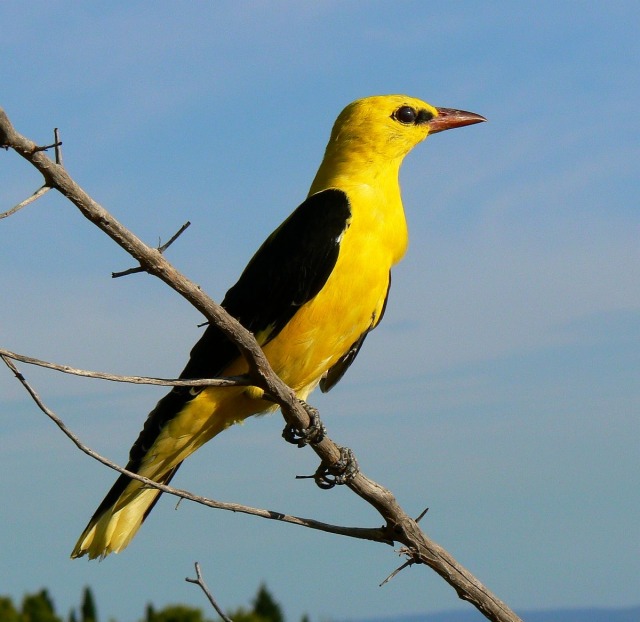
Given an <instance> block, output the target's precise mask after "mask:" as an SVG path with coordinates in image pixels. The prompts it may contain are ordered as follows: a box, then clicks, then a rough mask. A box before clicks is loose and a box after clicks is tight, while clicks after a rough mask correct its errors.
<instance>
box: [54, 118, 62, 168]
mask: <svg viewBox="0 0 640 622" xmlns="http://www.w3.org/2000/svg"><path fill="white" fill-rule="evenodd" d="M53 140H54V145H53V146H54V147H55V155H56V164H59V165H60V166H62V165H63V164H62V149H60V147H61V146H62V141H61V140H60V130H59V129H58V128H57V127H54V128H53Z"/></svg>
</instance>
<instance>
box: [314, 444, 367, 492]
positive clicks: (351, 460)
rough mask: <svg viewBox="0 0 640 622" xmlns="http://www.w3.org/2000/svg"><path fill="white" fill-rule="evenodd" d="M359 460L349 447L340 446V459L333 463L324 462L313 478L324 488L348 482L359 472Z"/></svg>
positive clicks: (327, 488)
mask: <svg viewBox="0 0 640 622" xmlns="http://www.w3.org/2000/svg"><path fill="white" fill-rule="evenodd" d="M359 470H360V468H359V467H358V461H357V460H356V457H355V455H354V453H353V451H351V449H349V448H348V447H340V459H339V460H338V461H337V462H334V463H333V464H327V463H326V462H322V463H321V464H320V466H319V467H318V470H317V471H316V472H315V474H314V476H313V479H314V481H315V482H316V485H317V486H319V487H320V488H322V489H323V490H329V489H330V488H333V487H334V486H336V485H338V486H340V485H342V484H348V483H349V482H350V481H351V480H352V479H353V478H354V477H355V476H356V475H357V474H358V472H359Z"/></svg>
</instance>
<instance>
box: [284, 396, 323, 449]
mask: <svg viewBox="0 0 640 622" xmlns="http://www.w3.org/2000/svg"><path fill="white" fill-rule="evenodd" d="M298 402H300V405H301V406H302V407H303V408H304V409H305V411H306V413H307V414H308V415H309V427H308V428H304V429H303V430H298V429H297V428H296V427H295V426H292V425H288V424H287V425H286V426H285V428H284V430H282V438H284V440H285V441H287V442H288V443H291V444H293V445H297V446H298V447H304V446H305V445H315V444H317V443H319V442H320V441H321V440H322V439H323V438H324V437H325V434H326V433H327V429H326V428H325V427H324V424H323V423H322V421H321V420H320V414H319V413H318V410H317V409H316V408H314V407H313V406H310V405H309V404H307V403H306V402H305V401H304V400H298Z"/></svg>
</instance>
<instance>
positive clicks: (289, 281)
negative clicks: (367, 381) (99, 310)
mask: <svg viewBox="0 0 640 622" xmlns="http://www.w3.org/2000/svg"><path fill="white" fill-rule="evenodd" d="M485 120H486V119H485V118H484V117H481V116H480V115H477V114H473V113H470V112H464V111H460V110H453V109H449V108H435V107H434V106H431V105H429V104H427V103H425V102H423V101H420V100H418V99H414V98H412V97H407V96H405V95H382V96H375V97H367V98H365V99H360V100H357V101H355V102H353V103H352V104H349V105H348V106H347V107H346V108H345V109H344V110H343V111H342V112H341V113H340V116H339V117H338V119H337V120H336V122H335V124H334V126H333V130H332V132H331V136H330V138H329V143H328V145H327V148H326V151H325V155H324V159H323V160H322V164H321V165H320V168H319V170H318V173H317V174H316V177H315V179H314V180H313V183H312V184H311V189H310V191H309V195H308V197H307V199H306V200H305V201H304V202H303V203H302V204H301V205H300V206H299V207H298V208H297V209H296V210H295V211H294V212H293V213H292V214H291V215H290V216H289V217H288V218H287V219H286V220H285V221H284V222H283V223H282V224H281V225H280V226H279V227H278V228H277V229H276V230H275V231H274V232H273V233H272V234H271V235H270V236H269V237H268V238H267V240H266V241H265V242H264V244H263V245H262V246H261V247H260V249H259V250H258V252H257V253H256V254H255V255H254V256H253V258H252V259H251V261H250V262H249V264H248V265H247V267H246V268H245V270H244V272H243V273H242V275H241V277H240V279H239V281H238V282H237V283H236V284H235V285H234V286H233V287H232V288H231V289H230V290H229V291H228V292H227V294H226V296H225V298H224V301H223V302H222V306H223V307H224V308H225V309H226V310H227V311H228V312H229V313H230V314H231V315H233V316H234V317H236V318H237V319H238V320H239V321H240V322H241V323H242V324H243V325H244V326H245V327H246V328H247V329H249V330H250V331H251V332H253V333H254V334H255V336H256V339H257V340H258V343H259V344H260V345H261V347H262V348H263V350H264V353H265V355H266V357H267V359H268V360H269V362H270V364H271V366H272V368H273V369H274V370H275V372H276V373H277V374H278V376H279V377H280V378H281V379H282V380H283V381H284V382H286V383H287V384H288V385H289V386H291V387H292V388H293V389H294V390H295V391H296V393H297V395H298V397H299V398H300V399H306V398H307V396H308V395H309V393H310V392H311V391H312V390H313V389H314V388H315V387H316V386H317V385H318V384H319V385H320V388H321V390H322V391H328V390H329V389H331V388H332V387H333V386H334V385H335V384H336V383H337V382H338V381H339V380H340V379H341V378H342V376H343V374H344V373H345V371H346V370H347V368H348V367H349V365H351V363H352V362H353V360H354V358H355V357H356V355H357V354H358V351H359V350H360V347H361V346H362V343H363V341H364V339H365V337H366V336H367V334H368V333H369V332H370V331H371V330H373V329H374V328H375V327H376V326H377V325H378V323H379V322H380V320H381V319H382V316H383V314H384V310H385V304H386V300H387V296H388V293H389V286H390V283H391V273H390V270H391V268H392V266H393V265H394V264H396V263H397V262H398V261H400V259H401V258H402V256H403V255H404V253H405V250H406V248H407V242H408V236H407V224H406V221H405V215H404V210H403V207H402V200H401V197H400V186H399V183H398V174H399V171H400V165H401V164H402V161H403V159H404V157H405V156H406V155H407V153H409V151H411V149H413V147H415V146H416V145H417V144H418V143H419V142H421V141H423V140H424V139H425V138H426V137H427V136H428V135H429V134H434V133H436V132H441V131H443V130H448V129H451V128H455V127H461V126H464V125H470V124H473V123H479V122H481V121H485ZM246 371H247V366H246V363H245V362H244V360H243V359H242V358H241V357H239V356H238V351H237V349H236V348H235V346H234V345H233V344H232V343H231V342H230V341H229V340H228V339H227V338H226V337H224V336H223V335H222V334H221V333H220V332H219V331H218V330H217V329H216V327H215V326H212V325H210V326H209V327H208V328H207V329H206V331H205V332H204V334H203V335H202V337H201V339H200V340H199V341H198V342H197V343H196V345H195V346H194V348H193V349H192V350H191V356H190V359H189V362H188V363H187V366H186V367H185V369H184V371H183V372H182V374H181V376H180V377H181V378H214V377H219V376H234V375H239V374H243V373H245V372H246ZM261 398H262V394H261V392H260V391H259V390H258V389H257V388H256V387H249V388H247V387H233V388H220V387H208V388H204V389H203V388H197V389H195V388H189V387H176V388H174V389H173V390H172V391H171V392H170V393H168V394H167V395H166V396H165V397H163V398H162V399H161V400H160V401H159V402H158V404H157V405H156V407H155V408H154V409H153V410H152V411H151V413H150V414H149V416H148V418H147V420H146V422H145V424H144V428H143V430H142V432H141V433H140V435H139V436H138V439H137V440H136V442H135V443H134V445H133V447H132V448H131V451H130V454H129V463H128V464H127V469H128V470H130V471H133V472H135V473H139V474H140V475H144V476H145V477H148V478H150V479H153V480H155V481H157V482H162V483H164V484H166V483H168V482H169V481H170V480H171V478H172V477H173V476H174V475H175V472H176V471H177V470H178V467H179V466H180V464H181V463H182V461H183V460H184V459H185V458H187V456H189V455H190V454H191V453H193V452H194V451H195V450H196V449H198V448H199V447H200V446H201V445H203V444H204V443H206V442H207V441H208V440H210V439H211V438H213V437H214V436H215V435H216V434H218V433H220V432H222V431H223V430H224V429H225V428H227V427H229V426H230V425H232V424H234V423H237V422H239V421H243V420H244V419H246V418H247V417H250V416H251V415H255V414H257V413H264V412H267V411H270V410H273V409H274V408H275V407H274V406H273V404H272V403H270V402H268V401H266V400H264V399H261ZM160 494H161V493H160V492H159V491H158V490H155V489H151V488H146V487H145V486H144V485H143V484H142V483H140V482H138V481H136V480H131V479H130V478H128V477H126V476H125V475H121V476H120V477H119V478H118V479H117V480H116V482H115V484H114V485H113V487H112V488H111V490H110V491H109V492H108V493H107V496H106V497H105V499H104V501H103V502H102V503H101V504H100V506H99V507H98V509H97V510H96V512H95V514H94V515H93V517H92V518H91V520H90V521H89V524H88V525H87V527H86V529H85V530H84V531H83V532H82V535H81V536H80V538H79V540H78V542H77V544H76V546H75V548H74V549H73V552H72V554H71V557H82V556H83V555H85V554H88V555H89V557H90V558H91V559H93V558H96V557H105V556H107V555H109V554H110V553H118V552H120V551H122V550H123V549H124V548H125V547H126V546H127V545H128V544H129V542H130V541H131V539H132V538H133V536H134V535H135V534H136V532H137V531H138V529H139V528H140V526H141V525H142V522H143V521H144V519H145V518H146V516H147V515H148V514H149V512H150V511H151V509H152V508H153V506H154V504H155V503H156V501H157V500H158V498H159V497H160Z"/></svg>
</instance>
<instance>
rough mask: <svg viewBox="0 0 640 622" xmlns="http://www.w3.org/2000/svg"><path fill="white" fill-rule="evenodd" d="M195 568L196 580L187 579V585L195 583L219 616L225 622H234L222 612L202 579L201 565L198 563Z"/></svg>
mask: <svg viewBox="0 0 640 622" xmlns="http://www.w3.org/2000/svg"><path fill="white" fill-rule="evenodd" d="M195 567H196V578H195V579H190V578H189V577H187V578H186V579H185V581H186V582H187V583H195V584H196V585H198V586H199V587H200V589H201V590H202V591H203V592H204V595H205V596H206V597H207V599H208V600H209V602H210V603H211V605H212V606H213V608H214V609H215V610H216V612H217V613H218V615H219V616H220V617H221V618H222V619H223V620H224V622H233V620H232V619H231V618H230V617H228V616H227V615H226V614H225V612H224V611H222V609H221V608H220V607H219V605H218V603H217V602H216V599H215V598H214V597H213V594H212V593H211V591H210V590H209V588H208V587H207V584H206V583H205V581H204V579H203V578H202V573H201V572H200V564H199V563H198V562H196V563H195Z"/></svg>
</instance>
